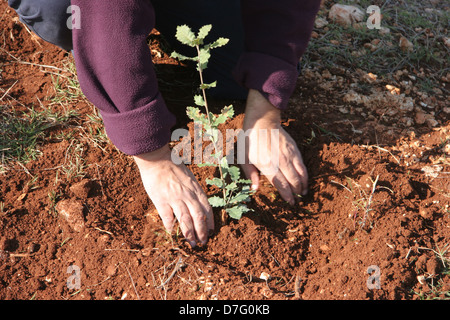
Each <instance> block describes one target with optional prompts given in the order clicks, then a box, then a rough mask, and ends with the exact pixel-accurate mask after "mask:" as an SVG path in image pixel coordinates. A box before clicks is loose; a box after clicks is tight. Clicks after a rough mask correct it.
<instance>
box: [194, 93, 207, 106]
mask: <svg viewBox="0 0 450 320" xmlns="http://www.w3.org/2000/svg"><path fill="white" fill-rule="evenodd" d="M194 102H195V104H196V105H198V106H199V107H204V106H205V100H204V99H203V97H202V96H201V95H195V96H194Z"/></svg>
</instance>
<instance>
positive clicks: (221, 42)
mask: <svg viewBox="0 0 450 320" xmlns="http://www.w3.org/2000/svg"><path fill="white" fill-rule="evenodd" d="M228 41H230V39H227V38H222V37H220V38H219V39H217V40H216V41H214V42H213V43H210V44H209V45H207V46H205V47H206V48H208V49H215V48H219V47H222V46H224V45H226V44H227V43H228Z"/></svg>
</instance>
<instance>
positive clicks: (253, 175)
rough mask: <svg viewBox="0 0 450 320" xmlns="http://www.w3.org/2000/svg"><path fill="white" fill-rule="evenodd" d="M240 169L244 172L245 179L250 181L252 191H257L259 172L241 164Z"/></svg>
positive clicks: (254, 168)
mask: <svg viewBox="0 0 450 320" xmlns="http://www.w3.org/2000/svg"><path fill="white" fill-rule="evenodd" d="M241 168H242V170H243V171H244V174H245V176H246V177H247V179H250V180H251V181H252V190H257V189H258V187H259V171H258V169H257V168H256V167H255V166H254V165H252V164H247V163H246V164H241Z"/></svg>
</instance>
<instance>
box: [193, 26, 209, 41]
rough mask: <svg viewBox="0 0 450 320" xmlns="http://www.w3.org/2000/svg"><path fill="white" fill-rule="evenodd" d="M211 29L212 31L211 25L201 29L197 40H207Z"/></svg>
mask: <svg viewBox="0 0 450 320" xmlns="http://www.w3.org/2000/svg"><path fill="white" fill-rule="evenodd" d="M211 29H212V25H210V24H207V25H205V26H203V27H201V28H200V30H199V31H198V35H197V38H198V39H199V40H204V39H205V38H206V36H207V35H208V34H209V32H210V31H211Z"/></svg>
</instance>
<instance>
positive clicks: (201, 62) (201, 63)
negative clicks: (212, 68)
mask: <svg viewBox="0 0 450 320" xmlns="http://www.w3.org/2000/svg"><path fill="white" fill-rule="evenodd" d="M210 57H211V53H210V52H209V50H207V49H205V48H201V49H200V50H199V53H198V63H197V70H198V71H200V70H205V69H206V68H207V66H208V61H209V58H210Z"/></svg>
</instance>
